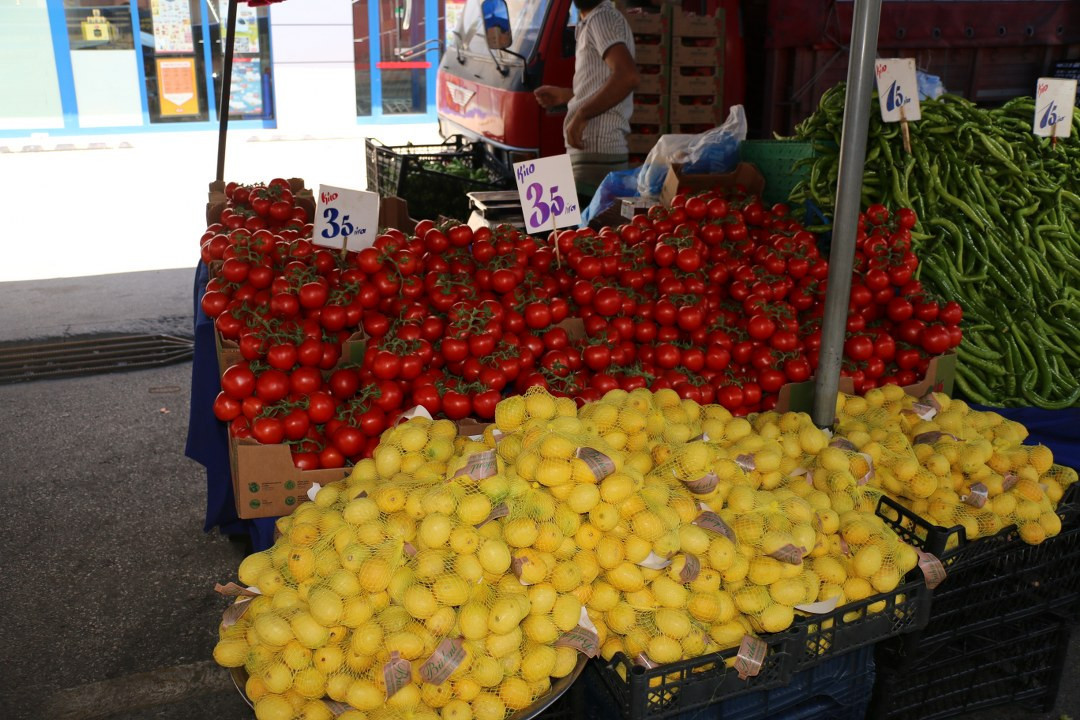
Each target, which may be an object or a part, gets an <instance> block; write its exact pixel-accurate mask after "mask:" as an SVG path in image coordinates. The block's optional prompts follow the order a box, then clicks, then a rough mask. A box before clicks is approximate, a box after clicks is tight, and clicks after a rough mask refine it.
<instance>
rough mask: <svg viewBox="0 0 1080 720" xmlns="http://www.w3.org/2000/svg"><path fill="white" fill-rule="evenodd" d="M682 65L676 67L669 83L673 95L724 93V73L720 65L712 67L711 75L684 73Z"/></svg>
mask: <svg viewBox="0 0 1080 720" xmlns="http://www.w3.org/2000/svg"><path fill="white" fill-rule="evenodd" d="M683 69H684V68H682V67H678V68H674V69H673V70H672V72H671V80H670V81H669V83H668V85H669V87H670V88H671V90H670V91H669V92H670V94H671V95H673V96H678V95H715V96H716V97H722V96H723V94H724V74H723V72H722V71H721V70H720V68H718V67H715V66H714V67H710V68H709V69H710V70H712V71H713V72H712V74H711V75H684V74H683V72H682V71H683Z"/></svg>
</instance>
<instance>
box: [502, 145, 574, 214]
mask: <svg viewBox="0 0 1080 720" xmlns="http://www.w3.org/2000/svg"><path fill="white" fill-rule="evenodd" d="M514 177H515V179H516V180H517V190H518V198H519V199H520V201H521V209H522V212H523V213H524V215H525V230H526V232H529V233H538V232H543V231H545V230H555V229H558V228H562V227H569V226H574V227H576V226H578V225H580V224H581V208H579V207H578V199H577V185H576V184H575V183H574V169H573V167H572V166H571V164H570V156H569V155H556V156H554V157H547V158H539V159H537V160H526V161H524V162H519V163H514Z"/></svg>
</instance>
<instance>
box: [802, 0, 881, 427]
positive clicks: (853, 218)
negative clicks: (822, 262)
mask: <svg viewBox="0 0 1080 720" xmlns="http://www.w3.org/2000/svg"><path fill="white" fill-rule="evenodd" d="M880 19H881V0H855V14H854V17H853V18H852V20H851V49H850V51H849V53H848V73H847V97H846V99H845V101H844V129H843V134H842V135H841V138H840V171H839V174H838V177H837V183H836V212H835V215H834V217H833V236H832V249H831V251H830V254H829V284H828V289H827V290H826V292H825V317H824V321H823V324H822V328H821V350H820V355H819V360H818V368H817V376H816V379H815V386H814V407H813V419H814V423H815V424H816V425H817V426H818V427H831V426H832V424H833V419H834V418H835V415H836V393H837V386H838V385H839V382H840V366H841V362H842V360H843V355H844V334H845V331H846V328H847V310H848V301H849V298H850V297H851V268H852V265H853V264H854V261H855V234H856V232H857V230H858V222H859V205H860V203H861V201H862V180H863V163H864V161H865V160H866V135H867V131H868V128H869V124H870V110H871V108H870V100H871V97H872V92H873V88H874V59H875V57H876V56H877V36H878V24H879V21H880Z"/></svg>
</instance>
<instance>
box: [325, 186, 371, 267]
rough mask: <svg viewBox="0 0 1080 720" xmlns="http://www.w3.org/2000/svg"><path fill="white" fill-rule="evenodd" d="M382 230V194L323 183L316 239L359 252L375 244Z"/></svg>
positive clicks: (327, 245) (328, 245)
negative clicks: (380, 197) (380, 198)
mask: <svg viewBox="0 0 1080 720" xmlns="http://www.w3.org/2000/svg"><path fill="white" fill-rule="evenodd" d="M378 232H379V195H378V193H373V192H365V191H363V190H349V189H348V188H339V187H333V186H331V185H320V186H319V206H318V208H316V210H315V230H314V232H313V234H312V242H314V243H315V244H316V245H323V246H325V247H332V248H337V249H338V250H340V249H341V248H342V246H344V247H345V248H346V249H347V250H352V251H353V252H356V251H358V250H363V249H364V248H366V247H371V246H372V245H373V244H374V243H375V236H376V235H377V234H378Z"/></svg>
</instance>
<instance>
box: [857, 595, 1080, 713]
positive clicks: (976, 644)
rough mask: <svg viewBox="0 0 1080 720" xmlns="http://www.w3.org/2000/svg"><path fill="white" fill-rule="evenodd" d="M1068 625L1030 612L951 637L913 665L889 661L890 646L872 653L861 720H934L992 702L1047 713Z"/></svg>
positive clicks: (1054, 692)
mask: <svg viewBox="0 0 1080 720" xmlns="http://www.w3.org/2000/svg"><path fill="white" fill-rule="evenodd" d="M1069 636H1070V627H1069V625H1068V624H1067V623H1065V622H1063V621H1062V619H1061V618H1060V617H1058V616H1056V615H1053V614H1043V615H1034V616H1030V617H1027V618H1024V619H1021V620H1017V621H1014V622H1011V623H1006V624H1003V625H999V626H996V627H993V628H988V629H984V630H976V631H972V632H967V633H963V634H960V635H957V636H955V637H953V638H952V639H951V640H950V642H948V643H945V644H943V645H941V646H940V647H937V648H935V649H934V650H933V651H931V652H927V653H925V654H924V655H923V656H922V657H920V658H919V660H918V662H917V663H915V664H909V665H904V666H900V667H896V666H894V665H893V664H892V662H891V661H892V660H893V653H894V651H895V648H894V647H893V643H884V644H882V645H881V646H879V647H878V651H877V661H878V663H877V682H876V683H875V686H874V697H873V701H872V702H871V707H870V712H869V714H868V715H867V717H872V718H882V719H883V720H884V719H888V720H940V719H942V718H949V717H955V716H957V715H962V714H965V713H970V712H974V711H978V710H983V709H986V708H990V707H996V706H999V705H1008V704H1013V703H1016V704H1019V705H1021V706H1023V707H1025V709H1028V710H1033V711H1039V712H1047V711H1049V710H1051V709H1052V708H1053V706H1054V703H1055V700H1056V699H1057V693H1058V689H1059V687H1060V684H1061V676H1062V672H1063V670H1064V667H1065V654H1066V651H1067V650H1068V644H1069Z"/></svg>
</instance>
